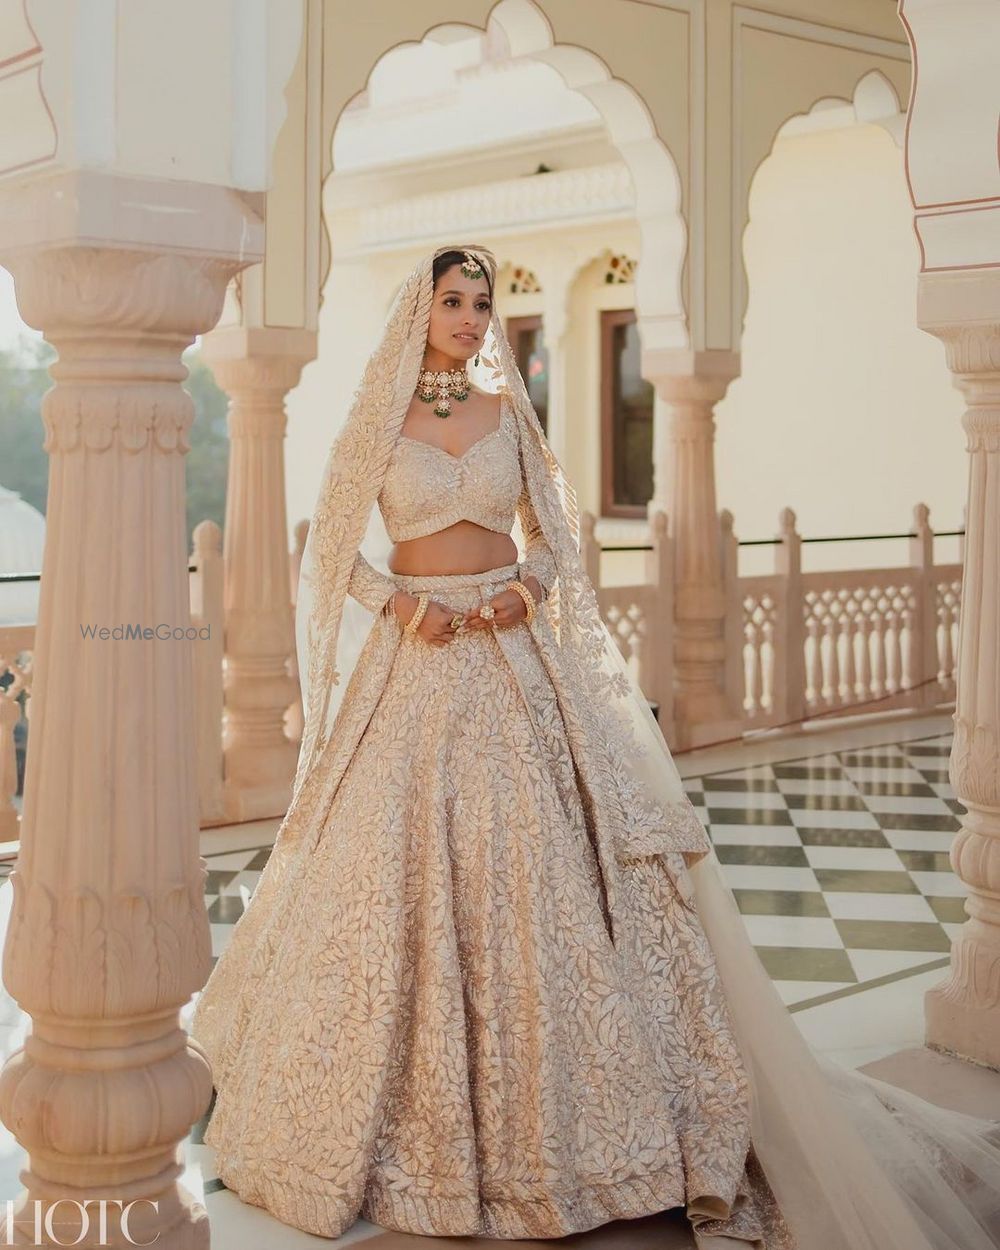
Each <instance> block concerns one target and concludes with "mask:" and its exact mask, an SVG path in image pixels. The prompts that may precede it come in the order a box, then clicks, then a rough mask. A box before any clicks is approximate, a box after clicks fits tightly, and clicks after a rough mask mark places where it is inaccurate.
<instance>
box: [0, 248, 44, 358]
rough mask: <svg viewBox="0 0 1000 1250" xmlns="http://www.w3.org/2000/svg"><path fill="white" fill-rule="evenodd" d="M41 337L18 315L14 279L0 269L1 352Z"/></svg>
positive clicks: (4, 270)
mask: <svg viewBox="0 0 1000 1250" xmlns="http://www.w3.org/2000/svg"><path fill="white" fill-rule="evenodd" d="M41 337H42V336H41V334H40V333H39V332H38V331H37V330H32V329H31V328H30V327H29V326H26V325H25V324H24V322H23V321H22V320H21V318H20V316H19V315H18V311H17V300H16V299H15V298H14V279H13V278H12V277H11V276H10V274H9V273H8V271H7V270H6V269H2V268H0V351H10V350H11V349H12V348H16V347H17V345H18V343H19V342H20V341H21V340H23V339H40V338H41Z"/></svg>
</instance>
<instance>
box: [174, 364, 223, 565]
mask: <svg viewBox="0 0 1000 1250" xmlns="http://www.w3.org/2000/svg"><path fill="white" fill-rule="evenodd" d="M184 363H185V364H186V365H187V367H188V377H187V380H186V381H185V383H184V389H185V390H186V391H187V392H188V394H189V395H190V396H191V398H192V400H193V401H194V414H195V415H194V423H193V424H192V426H191V432H190V435H189V442H190V443H191V450H190V451H189V452H188V454H187V466H186V470H185V477H186V480H187V534H188V545H189V547H190V543H191V534H192V533H193V531H194V527H195V526H196V525H198V524H199V522H201V521H214V522H215V523H216V525H218V526H219V527H220V528H221V526H222V523H223V519H224V518H225V513H226V474H227V472H228V470H229V432H228V429H227V426H226V408H227V404H228V401H227V399H226V393H225V391H222V390H220V389H219V387H218V385H217V384H216V381H215V378H214V377H213V375H212V371H211V369H209V367H208V365H206V364H205V362H204V360H202V358H201V355H200V353H199V351H198V349H197V347H191V348H189V349H188V351H187V352H185V354H184Z"/></svg>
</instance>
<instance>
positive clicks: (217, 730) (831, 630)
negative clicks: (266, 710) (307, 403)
mask: <svg viewBox="0 0 1000 1250" xmlns="http://www.w3.org/2000/svg"><path fill="white" fill-rule="evenodd" d="M719 523H720V542H721V544H722V563H723V571H724V582H725V588H726V595H727V602H728V605H729V606H728V611H727V613H726V684H727V689H728V692H729V695H730V703H731V705H732V706H733V707H734V708H737V709H739V714H740V716H741V718H742V721H743V723H744V725H745V727H746V729H747V730H750V729H756V728H768V727H773V726H776V725H785V724H795V723H797V722H799V721H804V720H809V719H810V718H812V717H815V716H817V715H819V714H821V713H830V712H837V711H844V712H849V711H854V712H864V711H876V710H877V711H886V710H889V709H894V708H903V707H909V708H929V707H934V706H936V705H938V704H941V703H947V702H950V701H951V700H953V699H954V697H955V666H956V659H957V654H956V653H957V648H958V612H959V603H960V598H961V577H962V565H961V563H960V562H959V563H955V564H935V563H934V533H933V531H932V530H931V527H930V521H929V512H928V509H927V508H926V507H925V506H924V505H923V504H918V505H917V507H916V508H915V509H914V522H913V529H912V531H911V532H910V534H909V543H910V560H909V563H908V564H905V565H901V566H899V567H894V568H877V569H845V570H837V571H833V572H813V573H804V572H803V571H802V546H803V543H804V542H807V541H808V540H804V539H803V538H802V537H801V536H800V535H799V534H797V533H796V530H795V514H794V513H793V512H792V511H791V509H788V508H786V509H785V510H784V511H783V512H782V513H781V515H780V518H779V533H778V536H777V538H776V539H775V540H774V542H773V546H774V552H775V556H774V570H773V571H772V572H770V573H766V574H762V575H758V576H752V577H741V576H740V575H739V567H738V554H739V547H740V545H741V544H740V543H739V541H738V539H737V538H736V535H735V534H734V532H733V518H732V515H731V513H729V512H725V511H724V512H722V513H721V514H720V517H719ZM595 524H596V521H595V518H594V516H593V515H592V514H591V513H588V512H584V513H582V514H581V518H580V535H581V555H582V557H583V561H584V565H585V567H586V570H587V574H588V576H589V577H590V579H591V581H592V582H593V583H594V586H595V588H596V591H597V597H598V602H599V604H600V608H601V614H602V616H603V618H604V621H605V624H606V625H607V627H608V630H609V631H610V633H611V635H612V636H613V637H614V639H615V641H616V642H617V644H618V646H619V648H620V649H621V652H622V654H623V655H624V656H625V658H626V660H627V661H628V663H629V667H630V669H631V671H632V673H633V675H634V677H635V679H636V681H637V682H638V683H639V686H640V688H641V689H642V691H643V693H644V694H645V695H646V697H647V699H649V701H650V703H651V704H652V705H653V706H654V709H655V711H656V715H657V718H658V720H659V723H660V726H661V728H662V729H663V732H664V734H665V736H666V737H667V739H668V741H670V740H671V738H672V736H673V734H672V730H673V669H674V663H673V635H674V631H673V610H674V597H673V567H674V551H673V539H672V537H671V535H670V532H669V526H668V520H667V516H666V514H665V513H663V512H657V513H654V514H653V516H652V517H651V519H650V537H651V543H650V544H648V545H645V546H642V547H638V548H607V549H605V551H623V550H625V551H629V550H631V551H633V552H639V553H641V555H642V576H641V577H640V578H639V579H637V580H636V581H634V582H632V583H628V584H624V585H602V582H601V564H602V547H601V545H600V543H599V542H598V540H597V539H596V537H595V533H594V528H595ZM307 532H308V523H307V522H306V521H300V522H299V524H298V525H297V526H296V530H295V546H294V549H293V550H292V552H291V556H290V573H291V595H292V599H293V601H294V598H295V593H296V588H297V583H298V571H299V566H300V563H301V559H302V551H303V548H304V545H305V539H306V534H307ZM188 573H189V579H190V596H191V622H192V624H193V625H195V626H197V627H204V626H209V627H210V628H209V629H208V631H207V634H206V636H204V637H202V638H200V639H199V640H198V643H197V645H196V646H195V647H194V648H193V651H192V665H193V673H194V688H195V724H194V732H195V734H196V737H197V748H198V756H197V758H198V798H199V810H200V813H201V823H202V826H209V825H217V824H222V823H225V822H226V821H227V820H228V819H230V817H229V814H228V813H227V809H226V795H225V763H224V743H225V716H224V687H223V679H224V659H223V646H224V630H225V611H224V603H223V557H222V534H221V531H220V530H219V527H218V526H217V525H215V524H214V523H213V522H211V521H203V522H202V523H201V524H200V525H199V526H198V527H197V528H196V529H195V532H194V543H193V550H192V555H191V561H190V564H189V566H188ZM34 634H35V627H34V625H19V626H8V627H0V841H11V840H14V839H16V838H17V828H18V820H19V817H18V811H17V805H16V802H15V800H16V798H17V795H18V793H19V791H20V786H19V781H20V777H19V771H20V768H19V757H20V758H21V759H23V741H24V736H25V730H26V728H27V721H26V716H27V712H28V708H29V707H30V697H31V665H32V649H33V646H34ZM290 671H291V673H292V675H293V676H297V669H296V667H295V655H294V652H293V654H292V656H291V657H290ZM285 730H286V734H287V737H288V739H289V740H290V741H292V742H298V741H299V740H300V738H301V735H302V704H301V701H300V700H298V699H296V701H295V702H294V703H292V704H291V705H290V706H289V708H288V711H287V713H286V716H285Z"/></svg>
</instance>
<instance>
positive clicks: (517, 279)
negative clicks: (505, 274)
mask: <svg viewBox="0 0 1000 1250" xmlns="http://www.w3.org/2000/svg"><path fill="white" fill-rule="evenodd" d="M541 289H542V284H541V283H540V282H539V281H538V279H537V278H536V277H535V274H534V272H533V271H532V270H530V269H526V268H525V267H524V265H515V266H514V268H513V269H512V270H511V272H510V284H509V286H508V288H507V290H508V293H509V294H510V295H535V294H537V293H538V292H540V291H541Z"/></svg>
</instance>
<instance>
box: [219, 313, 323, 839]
mask: <svg viewBox="0 0 1000 1250" xmlns="http://www.w3.org/2000/svg"><path fill="white" fill-rule="evenodd" d="M203 352H204V356H205V358H206V360H207V361H208V362H209V364H210V365H211V366H212V371H213V372H214V374H215V376H216V378H217V380H218V382H219V385H220V386H221V387H222V388H223V389H224V390H225V391H226V393H227V394H228V395H229V438H230V452H229V480H228V486H227V493H226V521H225V530H224V535H223V544H224V545H223V558H224V564H225V614H226V643H225V651H226V654H225V665H224V688H225V730H224V734H223V751H224V756H225V778H226V780H225V791H226V811H227V814H228V816H229V819H231V820H256V819H260V818H263V817H268V816H281V815H283V814H284V812H285V809H286V808H287V807H288V803H289V801H290V799H291V787H292V780H293V778H294V776H295V764H296V760H297V758H298V744H297V743H295V742H293V741H292V740H291V739H290V738H289V737H288V735H287V733H286V730H285V718H286V713H287V712H288V709H289V708H290V707H291V705H292V704H293V703H294V701H295V699H296V697H297V694H298V683H297V681H296V678H295V676H294V672H293V666H292V662H291V661H292V654H293V651H294V648H295V630H294V621H293V615H292V601H291V594H290V589H289V566H288V517H287V511H286V507H285V459H284V439H285V425H286V421H287V418H286V415H285V397H286V395H287V394H288V392H289V391H290V390H291V389H292V388H293V387H294V386H295V385H296V384H297V383H298V380H299V375H300V374H301V372H302V366H303V365H304V364H305V363H306V361H308V360H311V359H312V358H313V356H314V355H315V353H316V335H315V334H314V333H312V332H311V331H307V330H282V329H253V328H244V327H232V328H228V327H227V328H225V329H220V330H216V331H215V332H214V333H213V334H211V335H209V336H208V338H206V340H205V343H204V348H203Z"/></svg>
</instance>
